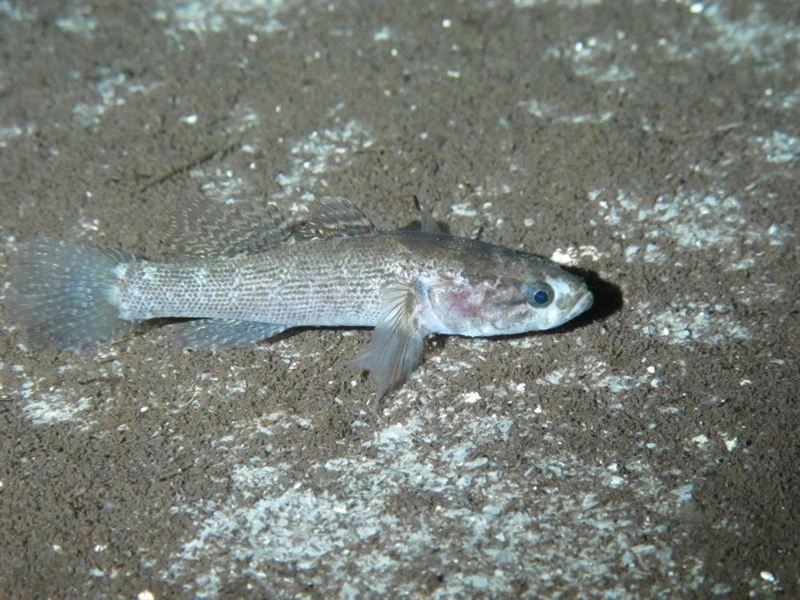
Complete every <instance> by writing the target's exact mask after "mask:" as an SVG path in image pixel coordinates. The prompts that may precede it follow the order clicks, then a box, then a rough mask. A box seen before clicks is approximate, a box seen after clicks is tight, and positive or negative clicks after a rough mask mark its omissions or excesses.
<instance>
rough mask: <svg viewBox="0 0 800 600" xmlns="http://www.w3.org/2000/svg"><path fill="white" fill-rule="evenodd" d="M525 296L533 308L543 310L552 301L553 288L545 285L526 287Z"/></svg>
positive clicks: (538, 284)
mask: <svg viewBox="0 0 800 600" xmlns="http://www.w3.org/2000/svg"><path fill="white" fill-rule="evenodd" d="M525 296H526V297H527V300H528V304H530V305H531V306H533V307H534V308H544V307H545V306H547V305H549V304H550V303H551V302H552V301H553V288H551V287H550V286H549V285H547V284H546V283H537V284H534V285H526V286H525Z"/></svg>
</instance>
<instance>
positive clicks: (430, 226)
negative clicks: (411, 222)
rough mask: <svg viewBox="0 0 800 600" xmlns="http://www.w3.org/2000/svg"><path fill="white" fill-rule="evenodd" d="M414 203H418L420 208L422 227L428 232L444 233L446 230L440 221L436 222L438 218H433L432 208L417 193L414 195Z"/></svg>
mask: <svg viewBox="0 0 800 600" xmlns="http://www.w3.org/2000/svg"><path fill="white" fill-rule="evenodd" d="M414 204H416V205H417V209H418V210H419V213H420V214H419V222H420V229H421V230H422V231H425V232H427V233H444V230H443V229H442V228H441V227H440V226H439V223H437V222H436V219H434V218H433V213H432V212H431V209H430V208H428V207H427V206H425V205H424V204H422V202H420V199H419V198H418V197H417V196H416V195H415V196H414Z"/></svg>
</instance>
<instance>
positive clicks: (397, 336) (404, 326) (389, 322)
mask: <svg viewBox="0 0 800 600" xmlns="http://www.w3.org/2000/svg"><path fill="white" fill-rule="evenodd" d="M418 306H419V294H418V292H417V290H416V286H415V285H414V284H402V285H400V284H398V285H393V286H391V287H390V288H389V289H387V290H386V292H385V300H384V306H383V311H382V313H381V316H380V318H379V319H378V324H377V325H376V327H375V331H374V333H373V334H372V340H371V341H370V343H369V346H367V348H366V350H364V351H363V352H362V353H361V354H359V355H358V356H356V357H355V358H354V359H353V360H352V361H350V362H351V364H354V365H356V366H358V367H360V368H361V369H364V370H365V371H369V372H370V373H371V374H372V377H373V379H374V380H375V392H376V394H377V396H378V398H381V397H382V396H383V395H384V394H386V392H388V391H390V390H392V389H394V388H396V387H397V386H399V385H400V384H401V383H403V382H404V381H405V380H406V379H407V378H408V376H409V375H411V372H412V371H413V370H414V367H416V366H417V365H418V364H419V361H420V358H421V357H422V348H423V340H424V339H425V335H427V331H425V330H424V329H423V328H422V327H421V326H420V325H419V319H418V317H417V312H418V310H417V309H418Z"/></svg>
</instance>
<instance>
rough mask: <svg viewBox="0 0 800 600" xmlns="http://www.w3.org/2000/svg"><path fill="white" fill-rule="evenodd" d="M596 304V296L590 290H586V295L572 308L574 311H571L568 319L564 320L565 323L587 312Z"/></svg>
mask: <svg viewBox="0 0 800 600" xmlns="http://www.w3.org/2000/svg"><path fill="white" fill-rule="evenodd" d="M593 304H594V295H593V294H592V292H590V291H589V290H586V292H584V294H583V295H582V296H581V297H580V298H579V299H578V301H577V302H576V303H575V305H574V306H573V307H572V310H570V311H569V314H568V315H567V318H566V319H564V322H565V323H566V322H567V321H571V320H572V319H574V318H575V317H577V316H578V315H579V314H581V313H584V312H586V311H587V310H589V309H590V308H591V307H592V305H593Z"/></svg>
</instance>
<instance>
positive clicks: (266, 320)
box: [8, 198, 593, 397]
mask: <svg viewBox="0 0 800 600" xmlns="http://www.w3.org/2000/svg"><path fill="white" fill-rule="evenodd" d="M309 209H310V211H311V213H310V216H309V218H308V219H307V220H306V221H305V223H303V224H302V225H301V226H300V227H298V228H296V230H295V231H294V232H291V231H290V228H289V227H287V226H286V223H285V222H283V221H281V220H280V219H277V218H273V219H267V220H266V221H264V223H265V224H264V225H263V226H262V227H259V226H252V224H251V225H250V228H249V229H247V230H245V229H242V236H243V238H242V239H241V240H240V243H239V244H238V251H237V247H236V245H237V244H236V243H233V242H235V240H236V236H235V235H234V234H232V232H231V231H225V235H223V236H222V237H223V238H224V240H225V243H226V244H227V246H226V248H216V249H215V251H214V254H215V255H214V256H211V257H208V256H206V257H189V258H183V259H181V260H177V261H152V260H147V259H144V258H140V257H137V256H134V255H132V254H128V253H127V252H124V251H122V250H116V249H107V248H100V247H96V246H92V245H88V244H84V243H79V242H68V241H58V240H51V239H40V240H36V241H32V242H30V243H28V244H26V245H24V246H23V247H22V248H21V249H20V251H19V253H18V255H17V257H16V260H15V261H14V263H13V264H12V279H13V285H12V294H11V295H10V300H9V303H8V308H9V311H10V313H11V314H12V317H14V318H15V319H16V320H17V321H18V322H20V323H21V324H22V325H23V326H24V328H25V329H26V330H27V332H28V335H29V338H30V340H31V341H32V342H33V343H34V344H35V345H38V346H51V347H55V348H58V349H80V348H83V347H86V346H89V345H91V344H94V343H96V342H99V341H103V340H114V339H118V338H119V337H121V336H123V335H124V334H125V333H126V332H127V331H128V330H129V329H131V328H132V327H134V326H135V325H136V324H137V323H140V322H141V321H146V320H148V319H155V318H164V317H176V318H188V319H192V320H189V321H184V322H182V323H180V324H178V325H177V327H178V338H179V340H180V342H181V343H182V344H183V345H184V346H187V347H193V348H211V349H222V348H233V347H238V346H244V345H247V344H252V343H256V342H259V341H261V340H264V339H266V338H269V337H271V336H273V335H276V334H277V333H280V332H282V331H285V330H287V329H290V328H293V327H308V326H315V327H374V328H375V331H374V333H373V336H372V340H371V342H370V344H369V345H368V346H367V347H366V349H365V350H364V351H363V352H362V353H360V354H359V355H358V356H357V357H356V358H354V359H352V361H351V363H352V364H354V365H356V366H358V367H360V368H362V369H363V370H366V371H370V372H371V373H372V376H373V378H374V380H375V384H376V392H377V395H378V397H381V396H383V395H384V394H386V393H387V392H388V391H389V390H391V389H393V388H396V387H397V386H399V385H400V384H402V383H403V381H405V380H406V379H407V378H408V376H409V375H410V374H411V372H412V371H413V370H414V368H415V367H416V366H417V364H419V362H420V359H421V357H422V351H423V340H424V339H425V337H426V336H427V335H429V334H433V333H436V334H446V335H462V336H469V337H485V336H498V335H509V334H518V333H523V332H527V331H535V330H543V329H550V328H553V327H557V326H559V325H561V324H562V323H565V322H566V321H569V320H570V319H572V318H574V317H576V316H577V315H579V314H581V313H583V312H584V311H585V310H587V309H588V308H589V307H590V306H591V305H592V302H593V298H592V293H591V292H590V291H589V289H588V287H587V286H586V284H585V283H584V282H583V281H582V280H581V279H580V278H579V277H576V276H575V275H573V274H571V273H568V272H566V271H564V270H563V269H561V268H560V267H559V266H558V265H556V264H555V263H553V262H551V261H549V260H547V259H544V258H541V257H538V256H534V255H532V254H527V253H523V252H516V251H514V250H511V249H508V248H503V247H500V246H495V245H492V244H488V243H485V242H481V241H478V240H472V239H467V238H462V237H455V236H451V235H448V234H445V233H442V232H439V231H433V230H432V229H433V228H432V227H431V226H430V225H429V224H428V223H429V221H428V220H427V219H423V226H424V227H423V228H424V229H427V230H423V231H406V230H398V231H379V230H376V229H375V228H374V227H373V225H372V224H371V223H370V221H369V220H368V219H367V218H366V217H365V216H364V215H363V213H362V212H361V211H360V210H359V209H358V208H356V207H355V206H353V205H352V204H351V203H349V202H348V201H346V200H344V199H342V198H327V199H322V200H318V201H317V202H315V203H312V205H311V206H310V207H309ZM251 222H252V220H251ZM219 229H224V228H219ZM212 237H213V236H212Z"/></svg>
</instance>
